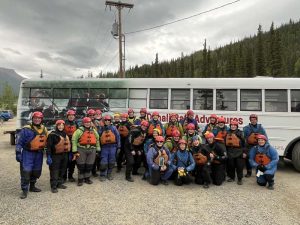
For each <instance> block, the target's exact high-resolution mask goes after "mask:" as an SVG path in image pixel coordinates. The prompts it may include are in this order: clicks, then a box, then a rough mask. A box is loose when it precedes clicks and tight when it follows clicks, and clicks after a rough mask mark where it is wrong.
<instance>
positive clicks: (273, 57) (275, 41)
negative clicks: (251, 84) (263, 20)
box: [269, 22, 282, 77]
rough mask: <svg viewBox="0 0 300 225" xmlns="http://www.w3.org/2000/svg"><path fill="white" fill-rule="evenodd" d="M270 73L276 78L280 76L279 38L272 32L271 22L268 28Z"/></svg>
mask: <svg viewBox="0 0 300 225" xmlns="http://www.w3.org/2000/svg"><path fill="white" fill-rule="evenodd" d="M269 34H270V40H269V43H270V47H269V50H270V73H271V76H274V77H277V76H279V75H281V67H282V63H281V46H280V37H279V34H278V33H277V32H275V30H274V23H273V22H272V24H271V27H270V33H269Z"/></svg>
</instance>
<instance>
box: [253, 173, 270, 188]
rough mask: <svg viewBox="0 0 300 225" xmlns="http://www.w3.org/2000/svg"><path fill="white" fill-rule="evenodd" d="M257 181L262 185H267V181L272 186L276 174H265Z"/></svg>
mask: <svg viewBox="0 0 300 225" xmlns="http://www.w3.org/2000/svg"><path fill="white" fill-rule="evenodd" d="M256 182H257V184H258V185H260V186H266V185H267V183H268V184H269V185H270V186H272V185H273V184H274V174H263V175H260V176H259V177H257V178H256Z"/></svg>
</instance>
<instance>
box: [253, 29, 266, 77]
mask: <svg viewBox="0 0 300 225" xmlns="http://www.w3.org/2000/svg"><path fill="white" fill-rule="evenodd" d="M262 35H263V32H262V27H261V25H259V26H258V29H257V42H256V67H255V69H256V75H257V76H265V75H266V69H265V59H264V47H263V46H264V43H263V37H262Z"/></svg>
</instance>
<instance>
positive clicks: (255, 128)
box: [243, 123, 268, 140]
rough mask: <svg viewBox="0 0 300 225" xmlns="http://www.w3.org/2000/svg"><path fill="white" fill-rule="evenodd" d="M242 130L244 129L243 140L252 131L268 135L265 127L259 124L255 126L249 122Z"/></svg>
mask: <svg viewBox="0 0 300 225" xmlns="http://www.w3.org/2000/svg"><path fill="white" fill-rule="evenodd" d="M243 131H244V137H245V140H247V139H248V137H249V136H250V134H252V133H259V134H263V135H265V136H266V137H268V136H267V133H266V131H265V129H264V128H263V127H262V125H261V124H256V125H255V126H253V125H252V124H251V123H249V125H247V126H245V127H244V130H243Z"/></svg>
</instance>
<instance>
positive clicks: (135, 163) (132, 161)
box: [125, 149, 143, 177]
mask: <svg viewBox="0 0 300 225" xmlns="http://www.w3.org/2000/svg"><path fill="white" fill-rule="evenodd" d="M140 151H141V153H142V154H143V152H142V149H141V150H140ZM125 157H126V172H125V173H126V177H130V175H131V173H133V174H136V173H137V171H138V169H139V168H140V167H141V162H142V155H138V154H137V151H135V155H132V154H131V151H130V150H127V149H126V150H125Z"/></svg>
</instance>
